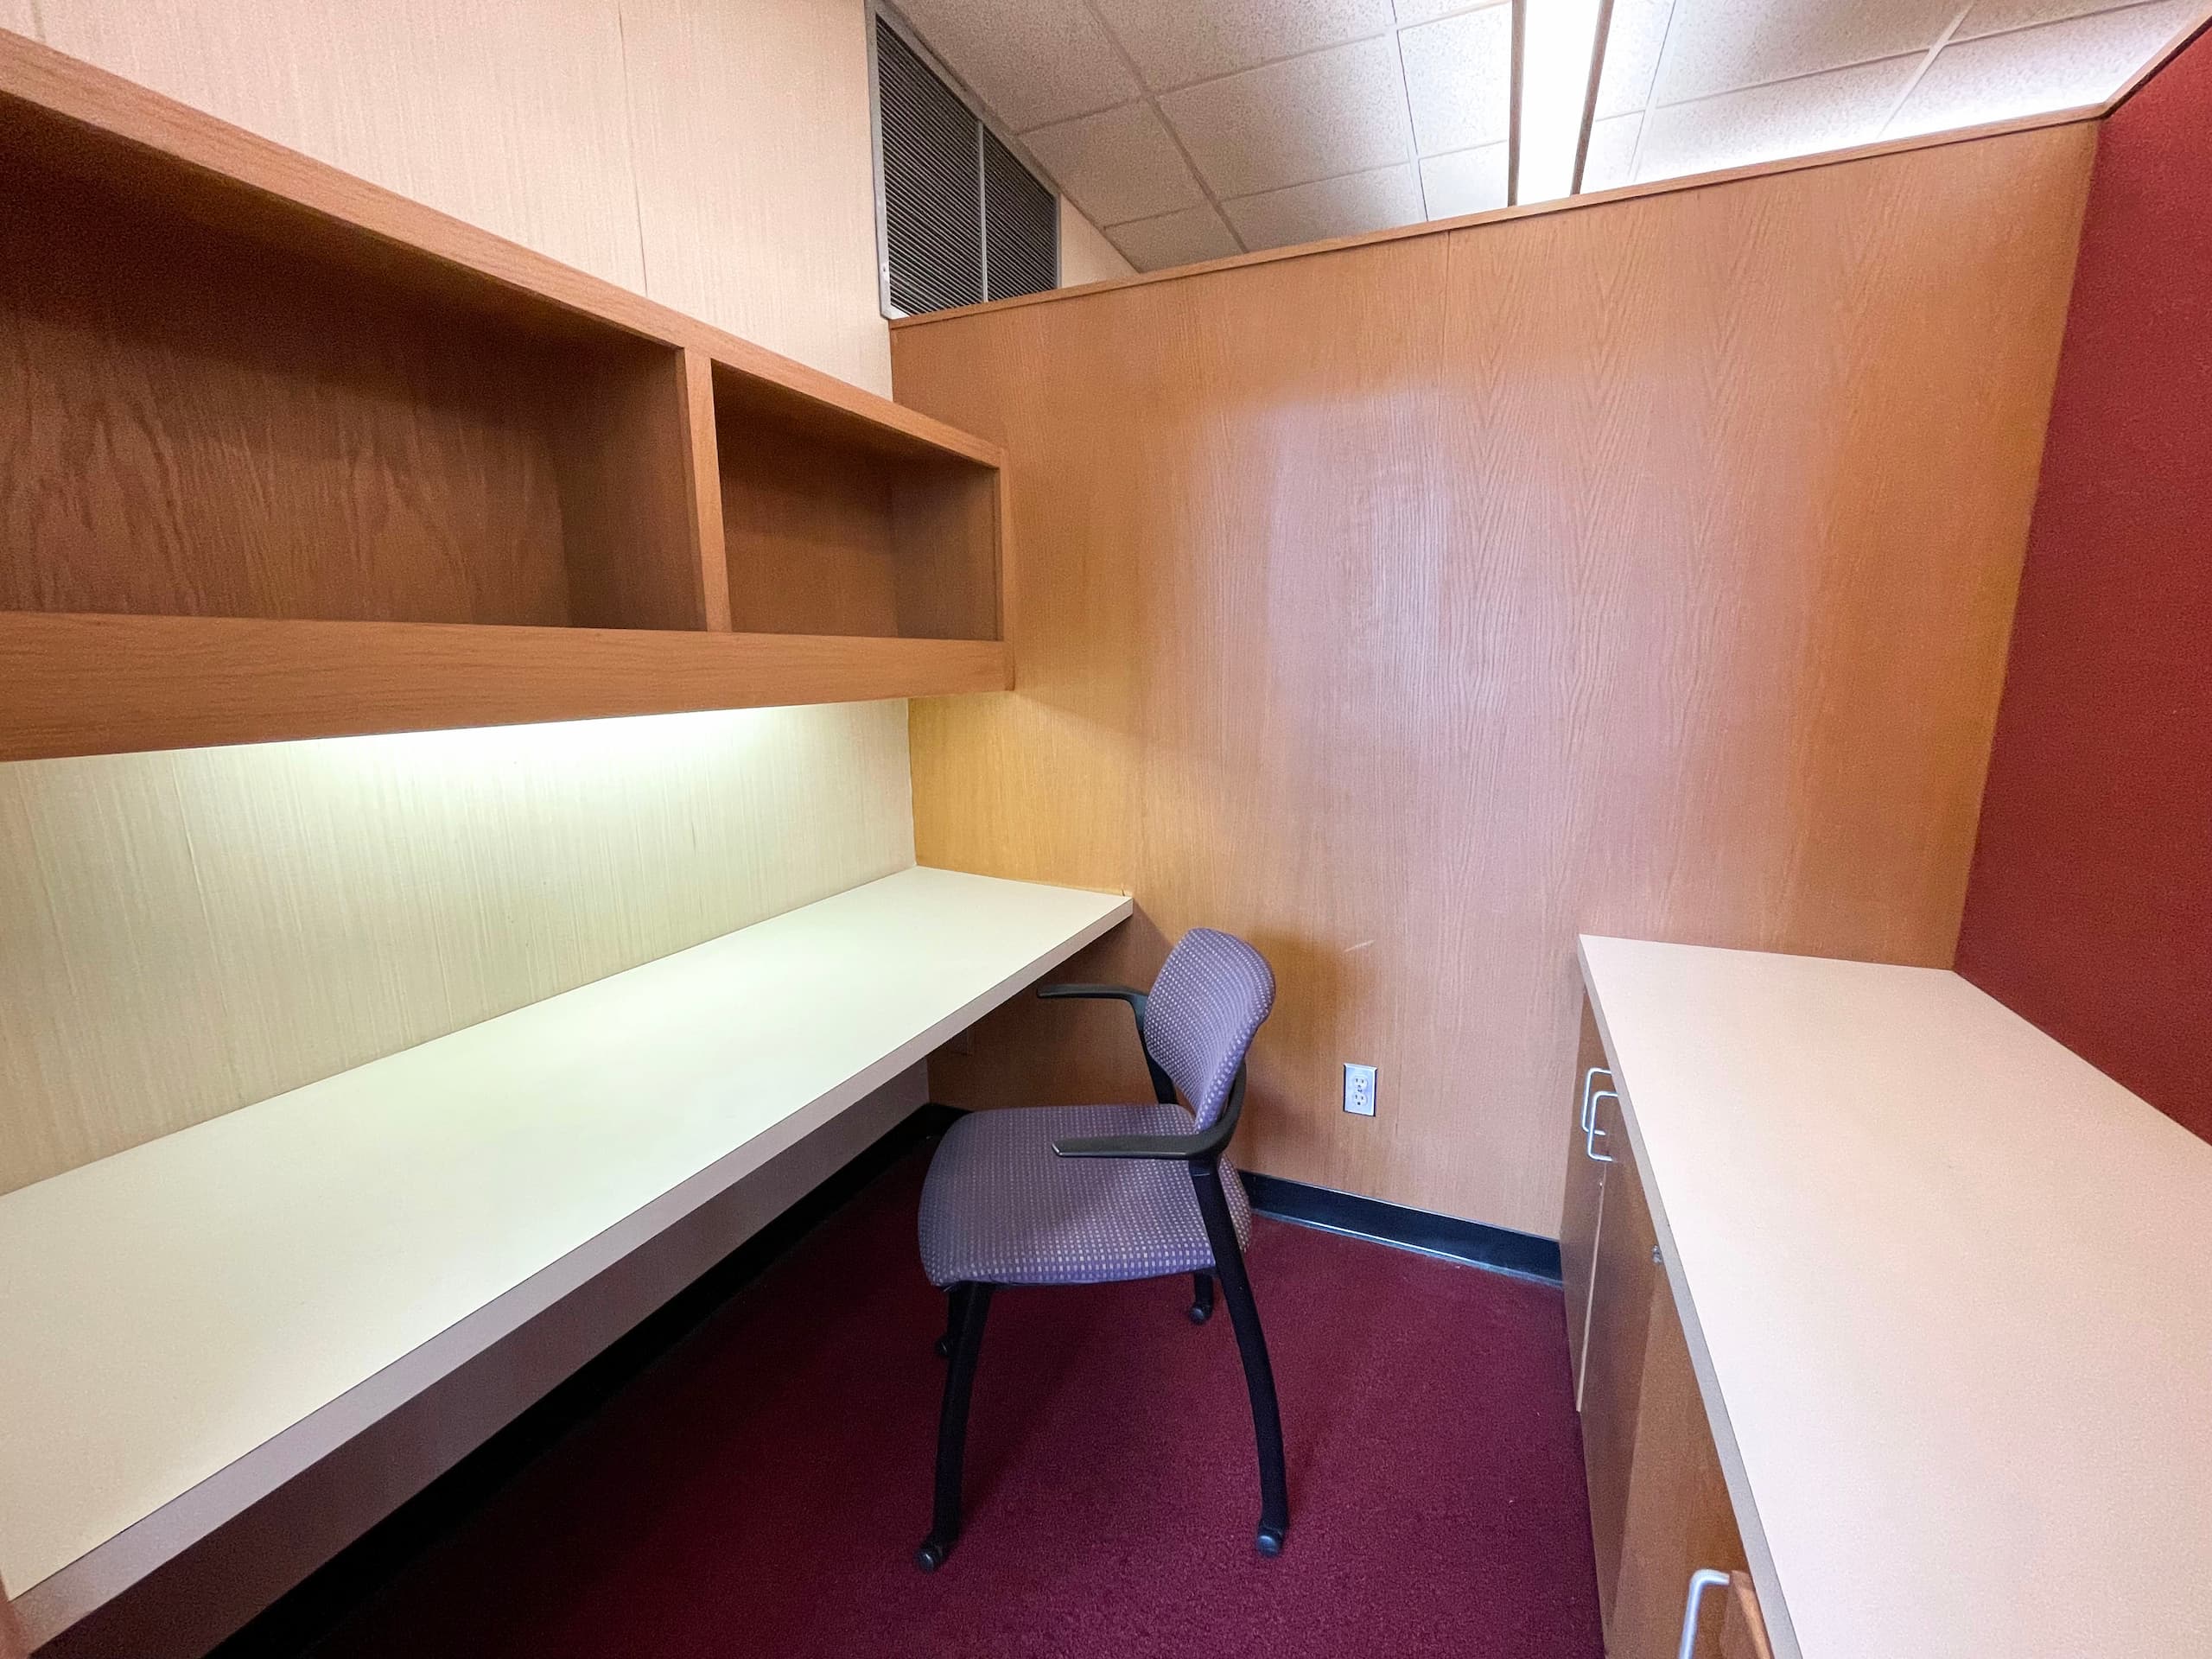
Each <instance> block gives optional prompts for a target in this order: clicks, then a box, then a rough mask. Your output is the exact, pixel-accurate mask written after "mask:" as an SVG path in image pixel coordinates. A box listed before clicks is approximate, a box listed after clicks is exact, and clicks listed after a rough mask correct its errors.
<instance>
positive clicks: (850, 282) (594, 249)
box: [0, 0, 891, 392]
mask: <svg viewBox="0 0 2212 1659" xmlns="http://www.w3.org/2000/svg"><path fill="white" fill-rule="evenodd" d="M10 5H12V6H13V7H15V8H16V11H15V12H10V10H6V9H5V8H6V7H8V6H10ZM866 18H867V11H866V8H865V6H864V5H863V4H862V3H861V0H390V3H380V4H372V5H363V4H358V3H351V0H132V3H130V4H117V3H114V0H39V4H38V5H37V6H36V7H35V8H32V7H30V6H29V4H28V0H0V26H7V27H12V28H15V29H16V30H17V31H18V32H21V33H26V34H32V35H36V36H38V37H39V38H41V39H42V40H44V41H46V43H47V44H48V45H49V46H52V47H54V48H58V49H59V50H61V51H64V52H67V53H69V54H72V55H73V56H76V57H80V58H84V59H86V60H88V61H90V62H92V63H95V64H98V65H99V66H100V67H103V68H105V69H110V70H112V71H114V72H115V73H118V74H122V75H125V76H128V77H129V78H130V79H133V80H137V81H138V82H140V83H142V84H143V85H145V86H151V87H153V88H154V89H155V90H156V91H157V92H165V93H167V94H168V95H169V96H170V97H172V98H175V99H180V100H181V101H183V102H185V103H187V104H190V105H194V106H195V107H197V108H200V109H202V110H206V111H208V112H210V113H211V114H214V115H218V116H220V117H222V118H224V119H226V120H228V121H232V122H235V123H237V124H238V125H240V126H242V127H245V128H248V129H250V130H253V131H255V132H257V133H260V134H262V135H264V137H270V138H273V139H275V140H276V141H277V143H283V144H287V145H289V146H290V147H292V148H294V149H299V150H302V151H304V152H305V153H307V154H308V155H310V156H315V157H317V158H318V159H320V160H322V161H326V162H330V163H331V164H333V165H334V166H336V167H340V168H344V169H346V171H347V172H351V173H355V174H358V175H360V176H362V177H363V178H366V179H369V180H372V181H374V182H376V183H378V184H381V185H384V186H385V187H386V188H390V189H393V190H397V191H398V192H399V193H400V194H403V195H407V196H411V197H413V198H415V199H416V200H419V201H423V202H427V203H429V205H430V206H432V207H437V208H440V209H442V210H443V211H444V212H446V213H452V214H453V215H454V216H455V217H457V218H460V219H467V220H468V221H469V222H470V223H472V224H474V225H479V226H483V227H484V228H485V229H486V230H490V231H493V232H498V233H499V235H502V236H505V237H507V238H511V239H512V240H514V241H517V242H519V243H522V244H523V245H525V246H527V247H531V248H535V249H537V250H538V251H541V252H544V253H548V254H550V255H552V256H553V257H556V258H557V259H561V260H563V261H565V262H566V263H568V264H573V265H576V266H578V267H580V268H582V270H588V271H590V272H591V273H593V274H594V275H595V276H599V277H605V278H607V280H609V281H611V282H616V283H622V284H623V285H624V286H626V287H628V288H631V289H635V290H637V291H639V292H640V293H644V294H647V295H650V296H652V297H653V298H655V299H658V300H661V301H663V302H665V303H667V304H670V305H672V306H674V307H676V308H677V309H679V310H683V311H687V312H690V314H691V315H696V316H698V317H701V318H703V319H704V320H705V321H709V322H712V323H715V324H716V325H718V326H720V327H724V328H727V329H728V330H730V331H731V332H732V333H734V334H741V335H742V336H744V337H745V338H746V339H748V340H754V341H757V342H758V343H760V345H763V346H768V347H769V348H771V349H772V350H774V351H778V352H781V353H784V354H785V355H786V356H790V357H794V358H797V359H799V360H800V361H801V362H804V363H808V364H810V365H813V366H815V367H817V368H819V369H823V370H825V371H827V372H829V373H831V374H834V375H836V376H838V377H840V378H843V379H846V380H849V381H851V382H852V383H854V384H855V385H861V386H865V387H867V388H868V390H870V391H879V392H885V391H889V389H890V384H891V372H890V352H889V346H888V344H887V338H886V332H885V327H884V322H883V317H882V314H881V309H880V302H879V300H878V296H877V289H876V247H875V217H874V194H873V184H874V149H873V141H872V139H871V137H870V129H869V118H868V34H867V22H866Z"/></svg>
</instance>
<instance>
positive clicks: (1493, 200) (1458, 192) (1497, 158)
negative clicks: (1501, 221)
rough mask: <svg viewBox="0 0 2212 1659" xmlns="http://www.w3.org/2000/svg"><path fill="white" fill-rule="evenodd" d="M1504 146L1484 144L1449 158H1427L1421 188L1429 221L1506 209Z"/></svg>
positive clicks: (1423, 162)
mask: <svg viewBox="0 0 2212 1659" xmlns="http://www.w3.org/2000/svg"><path fill="white" fill-rule="evenodd" d="M1505 162H1506V154H1505V146H1504V145H1503V144H1484V145H1483V146H1482V148H1481V149H1462V150H1459V151H1457V152H1455V153H1454V154H1452V155H1450V156H1427V157H1425V158H1424V159H1423V160H1422V162H1421V188H1422V189H1423V190H1424V191H1426V192H1427V195H1428V216H1429V217H1430V218H1431V219H1457V218H1459V215H1460V214H1462V213H1488V212H1490V210H1491V208H1493V207H1504V206H1505Z"/></svg>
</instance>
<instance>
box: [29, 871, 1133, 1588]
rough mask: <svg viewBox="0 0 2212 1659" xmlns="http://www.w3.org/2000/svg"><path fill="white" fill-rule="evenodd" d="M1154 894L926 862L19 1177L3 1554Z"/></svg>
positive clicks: (902, 1052) (798, 1124) (346, 1371)
mask: <svg viewBox="0 0 2212 1659" xmlns="http://www.w3.org/2000/svg"><path fill="white" fill-rule="evenodd" d="M1128 913H1129V901H1128V899H1126V898H1123V897H1122V896H1120V895H1118V894H1109V893H1089V892H1082V891H1077V890H1075V889H1072V888H1065V887H1039V886H1036V885H1033V884H1031V883H1027V882H1017V881H1002V880H993V879H990V878H988V877H983V876H975V875H962V874H953V873H951V872H949V871H943V870H930V869H912V870H907V871H905V872H903V873H901V874H897V875H893V876H888V877H887V878H885V879H884V880H880V881H876V882H872V883H870V884H869V885H868V886H866V887H857V888H855V889H853V890H852V891H850V892H849V893H840V894H838V895H837V896H836V897H835V898H830V899H823V900H822V901H821V902H819V903H817V904H813V905H809V906H805V907H804V908H803V909H799V910H796V911H792V912H789V913H788V914H785V915H783V916H779V917H776V918H773V919H772V920H769V921H766V922H761V923H759V924H758V925H754V926H752V927H748V928H745V929H742V930H741V931H738V932H735V933H731V934H728V935H725V936H724V937H723V938H719V939H714V940H710V941H709V942H708V943H707V944H702V945H698V946H696V947H695V948H693V949H691V950H684V951H681V952H679V953H678V954H677V955H675V956H672V957H664V958H662V959H661V960H659V961H658V962H653V963H647V964H645V966H643V967H641V968H636V969H631V970H629V971H628V972H626V973H621V974H617V975H614V976H612V977H611V978H607V979H603V980H601V981H598V982H595V983H594V984H590V985H587V986H584V987H582V988H580V989H577V990H573V991H569V992H567V993H565V994H564V995H560V996H556V997H552V998H550V999H548V1000H547V1001H543V1002H537V1003H534V1004H532V1005H531V1006H530V1007H524V1008H521V1009H518V1010H517V1011H516V1012H514V1013H512V1014H503V1015H501V1016H500V1017H499V1018H498V1019H495V1020H486V1021H485V1022H484V1023H483V1024H481V1025H478V1026H474V1027H469V1028H468V1029H467V1030H464V1031H460V1032H456V1033H453V1034H452V1035H451V1036H448V1037H442V1038H439V1039H436V1040H435V1041H433V1042H429V1043H424V1044H423V1045H422V1046H419V1047H416V1048H411V1049H408V1050H406V1051H404V1052H401V1053H397V1054H393V1055H391V1056H389V1057H387V1058H384V1059H380V1060H377V1061H375V1062H373V1063H372V1064H370V1065H364V1066H360V1067H358V1068H356V1069H354V1070H353V1071H345V1072H341V1073H340V1074H339V1075H337V1076H335V1077H327V1078H325V1079H324V1080H322V1081H321V1082H320V1083H315V1084H309V1085H308V1087H306V1088H304V1089H296V1090H292V1091H291V1092H290V1093H289V1094H285V1095H281V1096H277V1097H276V1098H275V1099H273V1100H268V1101H264V1102H263V1103H260V1104H258V1105H254V1106H249V1107H246V1108H245V1109H241V1110H239V1111H235V1112H232V1113H230V1114H228V1115H226V1116H222V1117H219V1118H215V1119H213V1120H212V1121H211V1122H206V1123H201V1124H199V1125H197V1126H195V1127H194V1128H188V1129H186V1130H183V1131H181V1133H178V1134H175V1135H167V1136H164V1137H162V1139H161V1140H158V1141H150V1142H149V1143H148V1144H146V1145H144V1146H142V1147H135V1148H133V1149H132V1150H130V1151H129V1152H125V1153H122V1154H118V1155H117V1156H115V1157H111V1158H105V1159H102V1160H99V1162H97V1163H93V1164H88V1165H86V1166H84V1167H82V1168H79V1169H75V1170H71V1171H69V1172H68V1173H66V1174H61V1175H57V1176H55V1177H54V1178H53V1179H49V1180H44V1181H41V1182H38V1183H37V1184H36V1185H32V1186H29V1187H25V1188H22V1190H20V1191H18V1192H11V1193H9V1194H6V1195H5V1196H0V1580H4V1582H5V1583H6V1584H7V1586H8V1588H9V1591H10V1593H11V1594H13V1595H15V1596H17V1597H21V1596H22V1594H23V1592H25V1591H27V1590H29V1589H30V1588H31V1587H32V1586H35V1585H36V1584H38V1583H39V1582H40V1581H41V1580H43V1579H45V1578H47V1577H48V1574H50V1573H54V1572H56V1571H57V1570H59V1569H60V1568H61V1567H65V1566H66V1565H67V1564H68V1563H69V1562H70V1561H72V1560H75V1559H76V1558H78V1557H79V1555H81V1554H84V1553H85V1552H86V1551H88V1550H91V1549H92V1548H94V1547H96V1546H98V1545H99V1544H101V1543H103V1542H105V1541H107V1540H108V1539H110V1538H111V1537H112V1536H114V1535H117V1534H118V1533H119V1532H121V1531H122V1530H123V1529H125V1528H128V1527H130V1526H131V1525H133V1524H134V1523H136V1522H139V1521H141V1520H142V1519H143V1517H145V1516H149V1515H150V1514H152V1513H153V1512H154V1511H155V1510H156V1509H158V1508H160V1507H161V1506H162V1504H164V1503H168V1502H169V1501H170V1500H172V1499H175V1498H176V1497H178V1496H179V1494H181V1493H182V1492H184V1491H187V1489H188V1488H191V1487H193V1486H194V1484H196V1483H199V1482H201V1481H203V1480H205V1479H207V1478H208V1477H209V1476H211V1475H213V1474H214V1473H215V1472H216V1471H219V1470H221V1469H223V1468H225V1467H226V1465H230V1464H232V1462H233V1460H235V1459H240V1458H242V1457H244V1456H245V1455H246V1454H247V1453H249V1452H252V1451H253V1450H254V1449H255V1448H256V1447H257V1446H261V1445H262V1444H263V1443H264V1442H266V1441H268V1440H270V1439H271V1437H273V1436H275V1435H277V1434H278V1433H280V1432H281V1431H283V1430H285V1429H287V1428H289V1427H291V1426H292V1425H294V1424H296V1423H298V1422H300V1421H302V1420H303V1419H304V1418H306V1417H307V1416H308V1414H310V1413H314V1412H315V1411H317V1410H318V1409H320V1408H323V1407H325V1406H327V1404H329V1403H330V1402H333V1401H334V1400H336V1399H337V1398H338V1397H339V1396H340V1395H343V1394H345V1393H346V1391H347V1390H349V1389H354V1388H355V1387H356V1385H358V1384H360V1383H363V1382H364V1381H365V1379H367V1378H369V1377H371V1376H372V1375H373V1374H375V1373H377V1372H378V1371H379V1370H381V1369H382V1368H384V1367H385V1366H387V1365H390V1364H391V1363H393V1362H394V1361H396V1360H397V1359H399V1358H400V1357H402V1356H404V1355H407V1354H409V1353H410V1352H411V1351H415V1350H416V1349H417V1348H418V1347H420V1346H421V1345H422V1344H424V1343H426V1342H428V1341H429V1339H430V1338H433V1337H435V1336H436V1335H437V1334H438V1333H439V1332H442V1331H444V1330H446V1329H447V1328H448V1326H451V1325H454V1323H455V1322H456V1321H458V1320H461V1319H463V1318H464V1317H465V1316H467V1315H469V1314H471V1313H474V1312H475V1311H476V1310H478V1309H480V1308H482V1307H484V1306H486V1304H489V1303H490V1302H492V1301H493V1300H494V1299H496V1298H499V1297H500V1296H502V1295H503V1294H506V1293H508V1292H510V1291H511V1290H512V1289H514V1287H518V1286H519V1285H521V1284H522V1283H523V1282H524V1281H526V1280H529V1279H530V1278H531V1275H533V1274H537V1273H539V1271H540V1270H541V1269H543V1268H547V1267H548V1266H549V1264H550V1263H553V1262H556V1261H557V1260H559V1259H560V1258H561V1257H563V1255H565V1254H567V1253H569V1252H570V1251H573V1250H575V1249H578V1248H579V1247H580V1246H582V1245H583V1244H585V1243H586V1242H587V1241H590V1240H592V1239H594V1236H597V1235H600V1234H601V1233H602V1232H603V1231H605V1230H607V1229H609V1228H611V1227H613V1226H615V1225H616V1224H620V1223H622V1222H623V1221H625V1219H626V1218H627V1217H632V1216H633V1215H634V1214H636V1213H637V1212H638V1211H640V1210H641V1209H643V1208H644V1207H645V1206H646V1205H649V1204H651V1203H652V1202H653V1201H654V1200H656V1199H658V1198H661V1197H662V1196H663V1195H664V1194H667V1193H669V1192H671V1191H672V1190H673V1189H676V1188H677V1187H679V1186H680V1185H683V1184H684V1183H686V1182H687V1181H690V1180H692V1179H694V1178H696V1177H697V1176H699V1175H700V1173H701V1172H702V1171H707V1170H709V1168H710V1167H711V1168H713V1169H714V1171H715V1173H716V1175H717V1177H718V1178H719V1177H727V1178H728V1179H737V1178H738V1177H739V1176H740V1175H741V1174H742V1173H744V1171H745V1170H746V1169H747V1168H749V1167H754V1166H758V1165H759V1164H760V1163H764V1162H766V1160H767V1159H768V1158H770V1157H772V1155H774V1154H776V1153H777V1152H779V1151H781V1150H783V1149H784V1147H787V1146H789V1145H791V1143H792V1142H793V1141H796V1140H798V1138H799V1137H800V1136H801V1135H804V1134H805V1133H807V1132H809V1131H810V1130H811V1129H812V1128H817V1127H818V1126H819V1125H820V1124H821V1123H822V1122H826V1121H827V1120H828V1119H829V1117H830V1116H834V1115H835V1114H836V1113H837V1112H839V1111H842V1110H843V1109H845V1108H846V1107H848V1106H850V1105H851V1104H852V1103H854V1102H855V1101H856V1100H858V1099H860V1098H861V1096H864V1095H866V1094H867V1093H868V1091H869V1090H873V1089H875V1088H877V1087H879V1086H880V1085H881V1084H884V1083H885V1082H887V1081H888V1080H889V1079H890V1078H892V1077H896V1076H897V1075H898V1074H899V1073H900V1072H901V1071H905V1070H906V1068H907V1067H909V1066H911V1065H913V1064H914V1063H915V1062H916V1061H918V1060H919V1059H921V1058H924V1057H925V1055H926V1054H927V1053H928V1052H929V1051H930V1050H931V1048H933V1047H935V1046H937V1045H938V1044H939V1043H941V1042H942V1041H944V1039H946V1038H948V1037H950V1036H951V1035H953V1034H954V1033H957V1032H958V1031H959V1030H961V1029H963V1027H966V1026H967V1025H969V1023H971V1022H972V1021H973V1020H975V1019H976V1017H978V1016H979V1015H980V1014H982V1013H983V1012H985V1011H986V1010H988V1008H990V1007H994V1006H995V1005H996V1004H997V1003H998V1002H1000V1001H1004V1000H1005V998H1006V997H1007V995H1011V994H1012V993H1013V992H1014V990H1016V989H1018V988H1020V986H1022V985H1024V984H1026V983H1027V982H1029V981H1030V980H1033V979H1034V978H1036V977H1037V976H1039V975H1040V974H1042V973H1044V972H1046V971H1047V970H1048V969H1050V968H1052V966H1053V965H1054V964H1056V963H1058V962H1060V961H1062V960H1064V959H1065V957H1068V956H1069V955H1070V954H1071V953H1072V952H1073V951H1074V950H1077V949H1078V948H1079V947H1080V946H1082V945H1083V944H1087V943H1089V942H1090V940H1091V939H1094V938H1097V937H1098V936H1099V935H1100V934H1101V933H1103V932H1104V931H1106V930H1107V929H1108V928H1109V927H1111V926H1112V925H1114V924H1115V923H1116V922H1118V921H1120V920H1121V919H1122V918H1124V917H1126V916H1127V915H1128Z"/></svg>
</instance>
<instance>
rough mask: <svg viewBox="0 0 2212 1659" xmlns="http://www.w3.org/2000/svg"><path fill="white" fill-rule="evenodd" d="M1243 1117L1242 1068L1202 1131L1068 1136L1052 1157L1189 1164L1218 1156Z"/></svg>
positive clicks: (1055, 1144) (1054, 1144)
mask: <svg viewBox="0 0 2212 1659" xmlns="http://www.w3.org/2000/svg"><path fill="white" fill-rule="evenodd" d="M1243 1115H1244V1068H1243V1066H1242V1065H1239V1066H1238V1067H1237V1068H1236V1080H1235V1081H1234V1082H1232V1083H1231V1084H1230V1085H1229V1099H1228V1101H1227V1102H1226V1103H1224V1105H1223V1107H1222V1109H1221V1116H1219V1117H1217V1118H1216V1119H1214V1121H1213V1122H1212V1123H1211V1125H1210V1126H1209V1127H1208V1128H1204V1129H1200V1130H1198V1131H1196V1132H1195V1133H1193V1134H1190V1135H1070V1136H1069V1137H1068V1138H1067V1139H1066V1140H1065V1141H1053V1142H1052V1155H1053V1156H1054V1157H1055V1158H1152V1159H1160V1160H1174V1161H1177V1162H1180V1163H1192V1162H1196V1161H1198V1160H1212V1159H1215V1158H1218V1157H1219V1156H1220V1155H1221V1153H1222V1149H1223V1148H1224V1147H1226V1146H1228V1144H1229V1142H1230V1137H1232V1136H1233V1135H1236V1120H1237V1119H1238V1118H1240V1117H1242V1116H1243Z"/></svg>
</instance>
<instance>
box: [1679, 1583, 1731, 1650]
mask: <svg viewBox="0 0 2212 1659" xmlns="http://www.w3.org/2000/svg"><path fill="white" fill-rule="evenodd" d="M1727 1586H1728V1575H1727V1574H1726V1573H1722V1572H1719V1570H1717V1569H1715V1568H1713V1567H1700V1568H1698V1570H1697V1571H1696V1572H1694V1573H1691V1574H1690V1593H1689V1599H1688V1600H1687V1601H1685V1602H1684V1603H1683V1604H1682V1641H1681V1646H1680V1647H1678V1648H1676V1649H1675V1659H1696V1654H1697V1616H1698V1611H1699V1609H1700V1607H1702V1606H1703V1605H1705V1592H1707V1591H1708V1590H1725V1589H1726V1588H1727Z"/></svg>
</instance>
